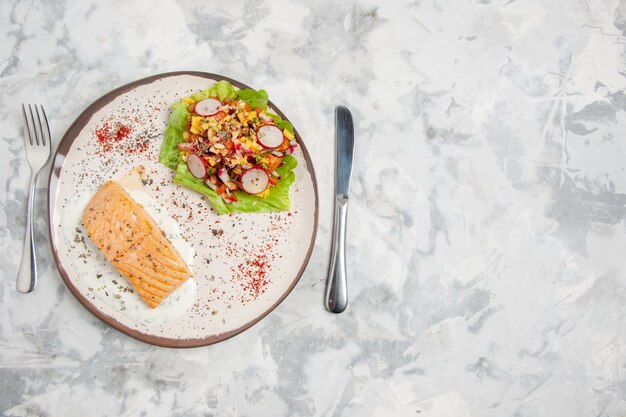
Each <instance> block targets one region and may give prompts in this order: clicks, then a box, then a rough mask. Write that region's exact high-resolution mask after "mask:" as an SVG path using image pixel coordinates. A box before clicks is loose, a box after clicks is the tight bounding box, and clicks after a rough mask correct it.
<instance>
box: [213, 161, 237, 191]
mask: <svg viewBox="0 0 626 417" xmlns="http://www.w3.org/2000/svg"><path fill="white" fill-rule="evenodd" d="M217 176H218V177H219V179H220V180H222V182H223V183H224V185H225V186H226V187H228V189H229V190H232V191H235V190H236V189H237V184H235V183H234V182H232V181H231V180H230V174H229V173H228V171H227V170H226V168H224V167H222V168H220V169H219V171H217Z"/></svg>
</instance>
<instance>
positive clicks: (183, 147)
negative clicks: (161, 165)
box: [176, 142, 196, 151]
mask: <svg viewBox="0 0 626 417" xmlns="http://www.w3.org/2000/svg"><path fill="white" fill-rule="evenodd" d="M176 147H177V148H178V150H179V151H194V150H195V149H196V144H195V143H192V142H181V143H179V144H178V145H176Z"/></svg>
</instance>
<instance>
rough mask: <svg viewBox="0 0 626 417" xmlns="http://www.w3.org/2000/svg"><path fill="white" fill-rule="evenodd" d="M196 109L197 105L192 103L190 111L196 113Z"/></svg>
mask: <svg viewBox="0 0 626 417" xmlns="http://www.w3.org/2000/svg"><path fill="white" fill-rule="evenodd" d="M195 109H196V103H191V104H190V105H189V111H194V110H195Z"/></svg>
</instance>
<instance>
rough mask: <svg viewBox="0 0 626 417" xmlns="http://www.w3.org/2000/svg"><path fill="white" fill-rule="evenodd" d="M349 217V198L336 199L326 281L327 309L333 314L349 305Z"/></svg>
mask: <svg viewBox="0 0 626 417" xmlns="http://www.w3.org/2000/svg"><path fill="white" fill-rule="evenodd" d="M347 217H348V197H347V196H337V198H336V199H335V217H334V221H333V242H332V248H331V254H330V268H329V270H328V280H327V281H326V309H327V310H328V311H330V312H331V313H341V312H343V311H344V310H345V309H346V307H347V305H348V278H347V276H346V220H347Z"/></svg>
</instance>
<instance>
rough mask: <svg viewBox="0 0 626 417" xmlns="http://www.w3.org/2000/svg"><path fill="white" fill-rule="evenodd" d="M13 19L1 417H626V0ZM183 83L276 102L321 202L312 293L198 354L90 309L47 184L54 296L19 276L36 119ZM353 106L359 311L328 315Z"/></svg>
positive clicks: (3, 30)
mask: <svg viewBox="0 0 626 417" xmlns="http://www.w3.org/2000/svg"><path fill="white" fill-rule="evenodd" d="M0 22H1V23H2V24H0V88H1V89H2V95H0V103H1V104H2V105H1V106H0V120H1V123H0V124H1V126H2V130H1V133H0V135H1V138H2V140H0V151H1V152H2V155H4V157H5V163H4V164H2V165H1V167H0V180H1V183H2V184H3V186H4V190H5V191H4V192H3V193H1V194H0V198H1V199H2V207H3V209H2V210H0V233H1V234H0V236H1V237H2V239H0V242H1V243H0V261H1V262H0V265H1V268H0V274H1V275H0V276H1V277H2V280H1V282H2V285H1V286H0V414H3V415H7V416H26V415H29V416H40V415H41V416H44V415H64V416H83V415H90V416H136V415H142V414H145V415H151V416H161V415H163V416H207V415H215V416H252V415H254V416H272V417H274V416H326V415H329V416H335V417H337V416H369V415H371V416H415V415H420V416H429V417H430V416H481V417H482V416H512V415H516V416H539V415H546V416H548V415H549V416H563V417H566V416H567V417H570V416H622V415H624V414H626V370H625V368H624V367H625V364H626V320H625V314H626V310H625V307H624V305H625V304H626V261H625V259H626V258H625V257H624V253H626V208H625V207H626V170H625V168H624V153H625V149H624V136H625V133H626V130H625V128H624V123H626V112H625V110H626V96H625V93H624V89H625V87H626V81H625V79H624V74H625V73H626V61H625V58H624V56H625V52H626V51H625V47H624V43H625V30H626V6H625V5H624V3H623V2H621V3H620V2H619V1H608V0H607V1H588V2H583V1H565V0H562V1H558V0H557V1H540V0H529V1H489V0H487V1H463V0H461V1H443V2H442V1H436V2H435V1H431V2H403V1H400V2H373V1H359V2H330V1H289V2H287V1H284V0H279V1H274V2H269V1H256V2H246V3H244V2H208V3H204V2H198V1H181V2H174V1H163V2H148V1H143V0H140V1H136V2H122V1H119V2H112V3H108V4H105V3H103V2H94V1H84V2H66V1H59V0H54V1H51V2H45V4H44V2H42V1H4V2H0ZM181 69H184V70H202V71H209V72H216V73H221V74H224V75H228V76H231V77H233V78H235V79H239V80H241V81H243V82H246V83H247V84H250V85H252V86H254V87H257V88H265V89H266V90H267V91H268V92H269V93H270V96H271V98H272V99H273V100H274V101H275V103H276V104H277V105H278V106H279V107H280V108H281V109H283V110H285V111H286V112H287V113H288V115H289V117H290V119H291V120H292V121H293V122H294V124H295V125H296V126H297V127H298V129H299V131H300V133H301V134H302V136H303V138H304V139H305V141H306V143H307V146H308V148H309V150H310V152H311V154H312V157H313V162H314V165H315V168H316V171H317V175H318V180H319V185H320V196H321V207H320V209H321V212H320V228H319V235H318V241H317V245H316V249H315V251H314V253H313V258H312V260H311V263H310V265H309V268H308V269H307V270H306V272H305V274H304V276H303V278H302V280H301V281H300V283H299V285H298V286H297V287H296V289H295V290H294V292H293V293H292V294H291V296H290V297H288V298H287V300H286V301H285V302H284V303H283V304H282V305H281V306H280V307H279V308H278V309H277V310H275V312H274V313H272V314H270V315H269V316H268V317H267V318H266V319H265V320H264V321H262V322H261V323H259V324H258V325H256V326H254V327H253V328H252V329H251V330H249V331H247V332H245V333H243V334H241V335H239V336H237V337H235V338H233V339H230V340H228V341H226V342H224V343H220V344H217V345H214V346H211V347H207V348H200V349H193V350H183V351H180V350H170V349H162V348H156V347H151V346H147V345H144V344H142V343H140V342H136V341H134V340H132V339H130V338H128V337H126V336H123V335H121V334H119V333H117V332H116V331H114V330H111V329H110V328H108V327H106V326H105V325H103V324H101V323H100V322H99V321H97V320H96V319H95V318H93V317H91V316H90V315H89V314H88V313H86V311H85V310H84V309H83V308H82V307H81V306H80V305H79V304H78V303H77V302H76V301H75V300H74V299H73V297H72V296H71V295H70V294H69V293H68V291H67V290H66V289H65V287H64V286H63V284H62V283H61V281H60V279H59V277H58V276H57V274H56V272H55V270H54V266H53V265H52V264H51V256H50V254H49V248H48V244H47V242H46V224H45V220H44V214H45V209H44V201H43V198H44V196H45V192H44V191H43V190H41V191H40V192H39V193H38V197H39V204H38V207H39V214H40V220H38V222H37V230H38V237H39V238H40V239H39V242H40V246H39V247H40V252H41V253H42V261H41V266H40V269H41V273H42V277H41V281H40V284H39V286H38V288H37V290H36V292H35V293H33V294H31V295H28V296H22V295H19V294H17V293H16V291H15V284H14V282H15V275H16V273H17V267H18V264H19V257H20V253H21V248H22V238H23V225H24V221H25V197H26V193H25V190H26V187H27V182H28V178H27V176H28V170H27V166H26V165H25V157H24V153H23V142H22V137H21V124H20V119H19V113H18V104H19V103H20V102H21V101H26V102H40V103H41V104H43V105H44V106H45V107H46V109H47V110H48V112H49V115H50V119H51V125H52V130H53V132H52V134H53V137H54V138H55V141H58V140H59V139H60V137H61V136H62V134H63V132H64V131H65V130H66V129H67V128H68V126H69V124H70V123H71V122H72V121H73V120H74V118H75V117H76V115H77V114H78V113H79V112H80V111H82V109H84V108H85V107H86V106H87V105H88V104H89V103H90V102H91V101H92V100H94V99H95V98H97V97H99V96H100V95H102V94H103V93H105V92H106V91H109V90H110V89H112V88H114V87H117V86H119V85H122V84H124V83H126V82H129V81H132V80H134V79H137V78H140V77H143V76H147V75H151V74H153V73H157V72H163V71H170V70H181ZM340 103H342V104H347V105H348V106H349V107H350V108H351V109H352V111H353V114H354V119H355V122H356V138H357V143H356V160H357V163H356V165H355V169H354V182H353V187H352V196H351V197H352V200H351V203H350V204H351V205H350V211H349V225H348V237H349V242H348V273H349V276H350V305H349V309H348V311H347V312H345V313H344V314H342V315H339V316H333V315H330V314H328V313H326V312H325V311H324V309H323V303H322V294H323V286H324V277H325V275H326V268H327V265H328V254H329V248H330V245H329V243H330V242H329V231H330V225H331V208H332V206H331V201H332V192H331V188H332V152H333V130H332V126H333V108H334V106H335V105H336V104H340ZM40 185H41V186H43V185H44V184H43V181H42V182H41V184H40ZM69 398H71V399H72V401H68V399H69Z"/></svg>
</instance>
